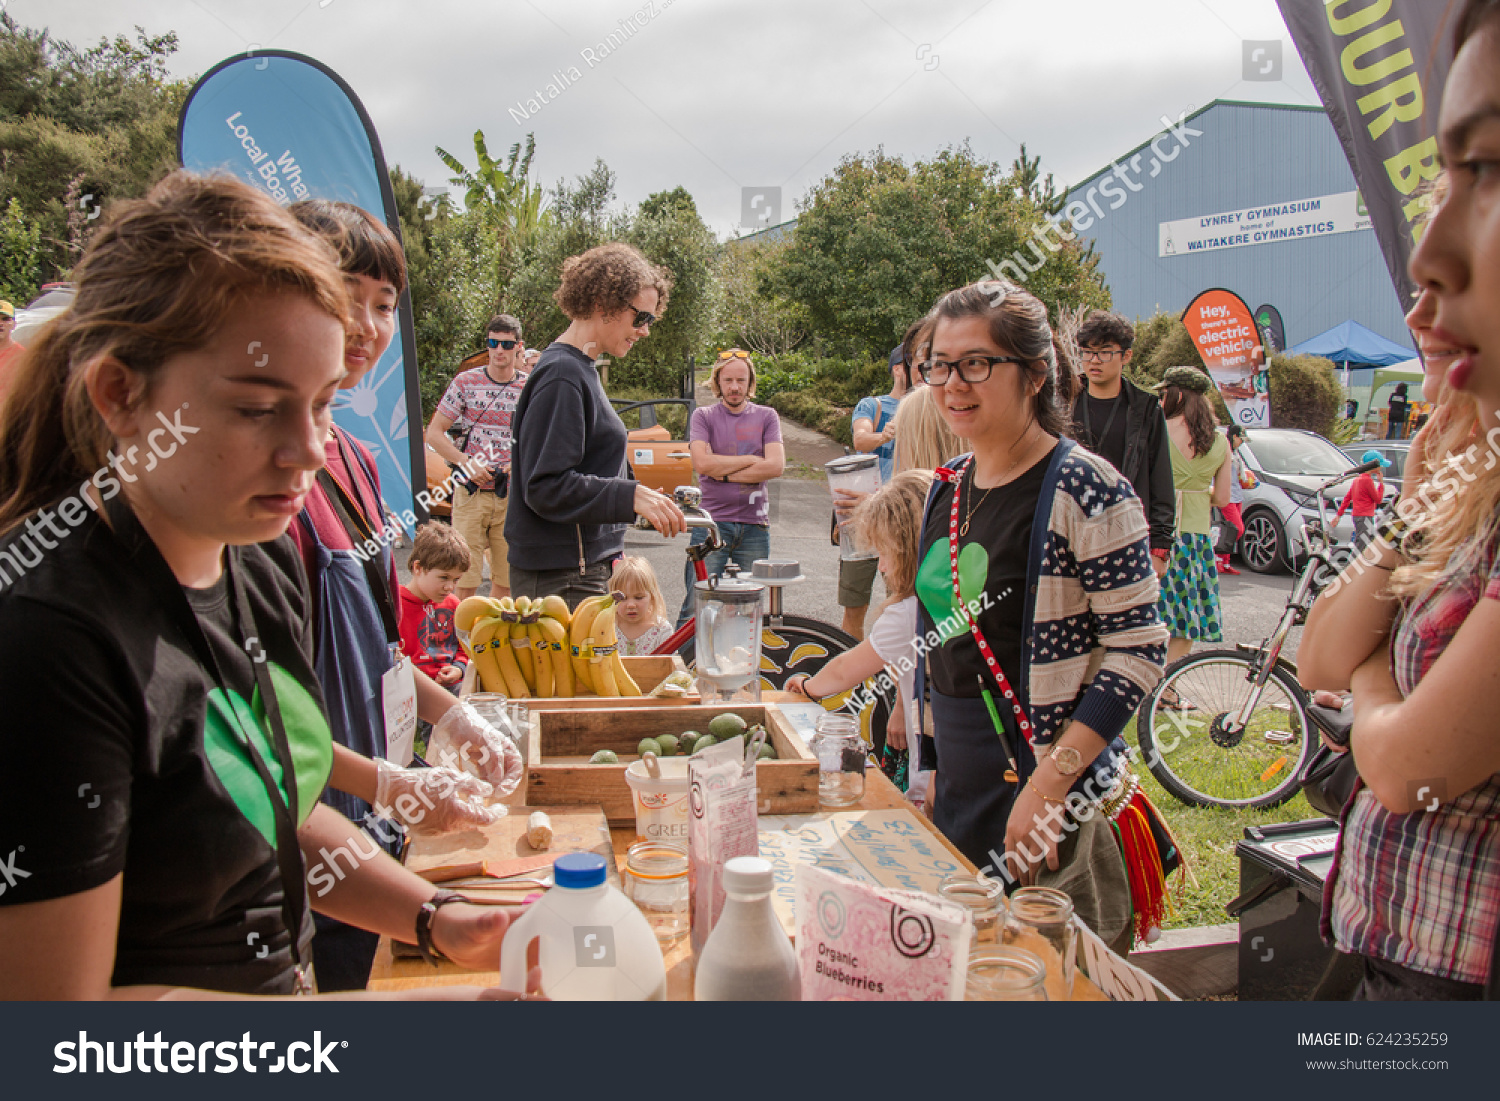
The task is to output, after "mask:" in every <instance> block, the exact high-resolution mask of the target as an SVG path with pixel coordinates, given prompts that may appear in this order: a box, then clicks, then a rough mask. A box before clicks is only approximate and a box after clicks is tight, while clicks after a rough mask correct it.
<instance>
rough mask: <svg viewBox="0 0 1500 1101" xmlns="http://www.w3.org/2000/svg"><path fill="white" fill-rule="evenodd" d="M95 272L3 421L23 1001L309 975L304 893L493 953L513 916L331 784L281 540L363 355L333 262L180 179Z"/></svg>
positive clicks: (422, 937)
mask: <svg viewBox="0 0 1500 1101" xmlns="http://www.w3.org/2000/svg"><path fill="white" fill-rule="evenodd" d="M77 281H78V290H77V296H76V298H75V301H74V303H73V305H72V306H71V307H70V308H69V310H68V311H67V312H66V313H65V314H63V315H62V316H61V317H59V318H58V319H57V320H55V321H54V322H53V323H52V324H51V325H49V326H48V328H47V329H45V330H44V331H43V334H42V336H41V338H40V339H39V340H38V341H37V342H36V344H35V345H34V346H33V348H32V351H31V353H30V355H29V356H28V358H27V360H26V361H25V362H24V363H23V364H22V367H21V371H20V374H19V377H18V379H17V383H16V387H15V389H14V391H13V392H12V395H11V398H10V400H9V402H8V403H7V405H6V407H5V410H4V414H3V422H0V439H3V441H4V446H3V447H0V487H3V497H0V533H3V534H0V585H3V587H0V700H3V702H4V707H5V711H6V722H5V724H4V725H3V727H0V754H3V756H4V759H5V761H6V767H5V769H4V770H0V862H3V863H4V867H5V873H6V881H5V883H4V886H5V890H4V891H3V893H0V999H32V998H108V997H164V996H179V997H180V996H190V997H191V996H194V995H199V996H201V995H202V994H203V993H204V992H206V991H214V992H232V993H241V994H288V993H293V992H294V991H296V990H298V989H303V988H304V986H303V984H302V983H301V982H299V972H300V971H301V970H302V966H301V965H303V964H305V962H306V961H307V960H308V958H309V955H308V941H309V939H310V937H311V931H312V923H311V921H310V920H309V919H308V908H309V904H310V905H311V907H312V908H314V909H316V910H318V911H319V912H320V913H327V914H331V915H333V916H336V917H338V918H340V919H341V920H345V921H349V922H352V923H356V924H359V925H362V926H365V927H367V928H370V929H373V930H376V931H379V932H381V933H384V934H388V935H391V936H394V937H399V938H402V939H405V940H419V942H421V943H423V944H424V945H425V946H427V947H429V948H435V949H436V950H438V951H441V952H442V953H444V954H446V955H448V956H450V957H451V958H453V959H455V960H457V961H459V962H461V963H466V964H468V965H470V966H474V967H483V968H486V969H488V968H491V967H493V961H494V959H495V957H496V954H497V952H498V949H499V945H500V941H501V938H502V937H503V935H504V932H505V929H506V926H507V920H506V918H505V916H504V915H503V914H501V913H499V912H496V911H493V910H487V909H483V908H479V907H471V906H468V905H463V904H459V905H452V906H448V905H443V904H442V903H441V901H440V900H439V899H438V897H437V896H436V893H435V892H434V890H433V888H432V886H431V885H430V884H428V883H426V882H425V881H424V880H422V879H420V878H419V877H417V876H415V875H413V874H411V873H409V872H407V871H405V870H404V869H402V868H401V867H400V866H399V865H397V864H396V863H395V862H394V861H392V860H390V859H389V858H388V857H386V856H385V855H384V854H383V853H380V852H378V851H372V850H371V848H370V846H369V845H368V843H367V842H366V841H365V840H364V839H363V836H362V835H360V834H359V833H357V831H356V830H355V829H354V827H353V826H352V825H351V824H350V822H349V821H348V820H347V819H345V818H343V817H341V816H340V815H339V814H338V813H337V812H336V811H334V810H333V809H332V808H330V807H328V806H326V805H324V804H321V803H319V802H318V796H319V794H320V793H321V791H322V789H323V785H324V783H325V782H326V780H327V777H328V773H329V767H330V760H331V756H332V747H331V742H330V738H329V731H328V725H327V720H326V718H325V717H324V715H323V711H322V700H321V694H320V690H319V686H318V682H317V677H316V676H315V674H314V672H313V667H312V654H311V641H310V636H309V634H308V630H307V620H306V604H307V596H306V577H305V575H304V573H303V570H302V566H301V563H300V561H299V559H298V556H297V554H296V552H295V550H294V549H293V548H292V546H291V544H290V541H289V540H286V539H285V538H282V536H283V533H284V532H285V531H286V527H287V524H288V523H289V522H290V521H291V519H292V518H293V517H294V516H295V515H296V514H297V512H298V511H299V510H300V509H301V508H302V505H303V500H304V498H305V497H306V495H307V493H308V490H309V488H310V486H311V484H312V480H313V476H314V473H315V472H316V471H317V470H318V468H319V467H320V466H321V465H322V463H323V440H324V438H325V437H326V435H327V432H328V426H329V421H330V409H331V403H332V400H333V396H334V393H335V392H336V390H337V388H338V385H339V382H340V380H341V379H342V377H343V374H344V365H343V352H344V341H345V318H346V315H347V310H348V300H347V297H346V293H345V290H344V286H343V278H342V276H341V275H340V273H339V271H338V268H337V265H336V262H335V260H334V258H333V256H332V255H331V253H330V252H329V250H328V249H327V248H326V246H324V245H322V244H321V243H320V242H319V241H317V239H316V238H314V237H312V236H311V235H309V234H308V233H307V232H306V231H305V230H304V229H302V228H301V227H300V226H298V225H297V223H296V222H295V221H294V220H293V219H292V218H291V217H289V216H288V215H287V214H286V212H285V211H283V210H281V208H280V207H278V206H277V205H276V204H275V203H274V202H272V201H271V200H270V199H269V198H268V197H266V196H264V195H262V194H261V193H259V192H257V191H255V190H253V189H251V188H250V187H248V186H246V185H244V184H241V183H237V182H234V181H231V180H228V179H201V178H197V177H193V176H191V175H189V174H187V173H176V174H174V175H173V176H170V177H168V178H167V179H166V180H164V181H163V182H162V183H160V184H158V185H157V186H156V188H154V189H153V190H152V192H151V194H150V195H149V196H148V197H147V198H146V199H144V200H141V201H139V202H133V203H129V204H122V207H121V208H120V209H119V210H118V211H117V212H116V213H115V214H114V216H112V217H111V218H110V220H109V221H108V222H107V223H106V224H104V225H103V226H102V227H101V228H100V230H99V231H98V232H97V234H96V236H95V237H94V239H93V241H92V242H91V244H90V246H89V249H88V251H87V252H86V253H85V255H84V257H83V259H82V260H81V261H80V263H79V266H78V268H77ZM268 540H269V541H271V542H267V541H268ZM261 544H263V545H261ZM459 993H460V996H462V994H463V993H464V992H459ZM467 993H468V994H469V995H470V996H473V995H474V994H476V993H478V992H477V991H476V990H474V989H472V988H470V989H469V990H467ZM441 996H445V997H451V996H453V992H451V991H448V992H443V993H442V995H441Z"/></svg>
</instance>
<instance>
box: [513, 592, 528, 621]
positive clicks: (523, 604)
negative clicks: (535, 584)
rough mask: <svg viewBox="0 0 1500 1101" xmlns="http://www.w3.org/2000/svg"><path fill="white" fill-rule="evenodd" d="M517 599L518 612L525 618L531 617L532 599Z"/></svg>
mask: <svg viewBox="0 0 1500 1101" xmlns="http://www.w3.org/2000/svg"><path fill="white" fill-rule="evenodd" d="M515 599H516V611H518V612H520V613H521V615H523V616H527V615H530V614H531V597H529V596H518V597H516V598H515Z"/></svg>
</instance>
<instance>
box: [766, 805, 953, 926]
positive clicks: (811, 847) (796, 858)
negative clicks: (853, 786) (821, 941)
mask: <svg viewBox="0 0 1500 1101" xmlns="http://www.w3.org/2000/svg"><path fill="white" fill-rule="evenodd" d="M759 843H760V855H761V857H762V859H765V860H769V861H770V862H771V867H772V869H774V871H775V873H776V890H775V892H774V893H773V894H772V896H771V901H772V903H773V904H774V905H775V908H776V916H777V917H778V918H780V919H781V924H782V927H783V928H784V929H786V931H787V935H788V936H794V935H795V931H796V922H795V920H794V910H795V908H796V902H797V868H798V866H799V865H811V866H812V867H815V868H822V869H824V870H825V871H829V872H833V873H835V874H837V875H842V876H847V877H848V878H850V879H853V880H856V881H858V882H860V883H869V884H874V885H876V886H879V887H892V888H896V889H898V890H903V891H921V892H924V893H926V894H933V895H935V894H937V889H938V885H939V884H940V883H942V881H943V880H944V879H945V878H946V877H948V876H949V875H952V874H953V873H954V872H958V871H962V870H963V869H962V867H961V866H960V865H959V862H958V859H957V857H955V856H954V855H953V854H952V853H951V852H949V851H948V850H947V849H945V848H944V847H943V846H942V844H941V843H940V842H939V841H938V840H937V838H935V837H934V836H933V835H932V831H931V830H929V829H927V828H926V827H925V826H923V825H922V823H920V822H918V821H917V818H916V815H915V814H914V813H913V812H912V811H909V810H900V809H897V810H864V811H839V812H836V813H833V814H820V815H817V816H815V817H814V816H807V817H801V816H794V815H773V814H764V815H761V818H760V837H759Z"/></svg>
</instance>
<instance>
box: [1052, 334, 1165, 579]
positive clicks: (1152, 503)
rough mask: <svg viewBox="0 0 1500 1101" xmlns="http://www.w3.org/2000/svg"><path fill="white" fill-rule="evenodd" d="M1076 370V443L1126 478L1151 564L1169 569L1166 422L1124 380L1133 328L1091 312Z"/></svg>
mask: <svg viewBox="0 0 1500 1101" xmlns="http://www.w3.org/2000/svg"><path fill="white" fill-rule="evenodd" d="M1077 339H1078V349H1079V353H1080V354H1079V359H1080V363H1079V366H1080V367H1082V369H1083V372H1084V377H1085V378H1086V379H1087V380H1088V387H1087V389H1085V390H1082V391H1080V393H1079V395H1078V398H1077V400H1076V401H1075V402H1074V403H1073V423H1074V425H1075V426H1076V427H1075V431H1076V433H1077V439H1078V442H1079V443H1081V444H1082V445H1083V446H1084V447H1086V448H1088V449H1089V450H1090V451H1092V452H1093V453H1094V454H1095V455H1099V456H1101V457H1102V458H1104V459H1106V460H1108V461H1109V463H1110V465H1112V466H1113V467H1114V468H1115V469H1116V470H1118V471H1119V472H1120V473H1121V474H1123V475H1125V478H1126V480H1128V481H1129V482H1130V484H1131V486H1132V487H1134V489H1135V495H1136V496H1137V497H1139V498H1140V499H1141V506H1142V507H1143V508H1144V509H1145V510H1146V522H1147V524H1149V525H1150V528H1151V565H1152V566H1153V567H1154V568H1155V570H1156V576H1157V577H1161V576H1162V575H1163V574H1164V573H1166V571H1167V559H1168V557H1169V556H1170V555H1171V552H1172V544H1173V541H1174V539H1175V534H1174V533H1175V530H1176V527H1177V496H1176V492H1175V490H1174V489H1173V488H1172V455H1171V452H1169V451H1168V450H1167V422H1166V418H1165V417H1163V416H1162V412H1161V405H1160V404H1159V403H1158V402H1157V400H1156V397H1155V396H1154V395H1152V394H1149V393H1147V392H1146V391H1145V390H1142V389H1141V388H1140V387H1139V386H1137V385H1135V384H1134V383H1133V382H1131V381H1130V380H1129V379H1127V378H1125V377H1124V370H1125V364H1127V363H1129V362H1130V355H1131V350H1130V346H1131V345H1132V344H1133V343H1135V329H1134V328H1133V327H1132V326H1131V324H1130V322H1128V321H1126V320H1125V318H1123V317H1121V316H1120V315H1119V314H1116V313H1106V312H1105V311H1104V310H1095V311H1093V312H1092V313H1091V314H1089V315H1088V317H1086V318H1085V319H1084V321H1083V324H1082V325H1081V326H1079V329H1078V338H1077Z"/></svg>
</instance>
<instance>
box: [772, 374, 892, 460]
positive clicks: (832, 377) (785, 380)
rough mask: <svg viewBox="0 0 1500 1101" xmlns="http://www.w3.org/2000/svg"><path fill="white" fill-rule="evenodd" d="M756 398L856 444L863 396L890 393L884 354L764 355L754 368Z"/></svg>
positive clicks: (788, 414)
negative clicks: (854, 422) (855, 420)
mask: <svg viewBox="0 0 1500 1101" xmlns="http://www.w3.org/2000/svg"><path fill="white" fill-rule="evenodd" d="M755 377H756V400H757V401H759V402H761V403H762V404H764V405H769V406H771V408H773V409H775V410H776V411H777V412H778V413H780V414H782V415H783V416H785V417H790V418H791V419H792V420H794V421H796V422H797V423H799V424H804V425H806V426H807V427H809V428H812V429H816V430H817V431H819V432H822V433H823V434H824V435H827V436H832V437H833V438H834V439H836V440H838V441H839V442H840V443H842V444H843V445H844V446H845V447H852V446H854V436H853V433H852V430H851V426H850V419H849V418H850V417H851V416H852V415H853V413H854V407H855V406H856V405H858V404H859V402H860V400H861V399H862V398H867V397H873V396H874V395H876V394H885V393H889V392H890V389H891V370H890V366H889V365H888V364H887V362H886V361H885V360H884V359H864V358H862V357H857V358H854V359H841V358H839V357H836V356H826V357H823V358H821V359H820V358H816V357H814V356H812V355H809V354H807V353H804V352H788V353H786V354H785V355H780V356H776V357H774V358H770V357H767V358H763V359H761V360H760V361H759V364H758V365H757V367H756V372H755Z"/></svg>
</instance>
